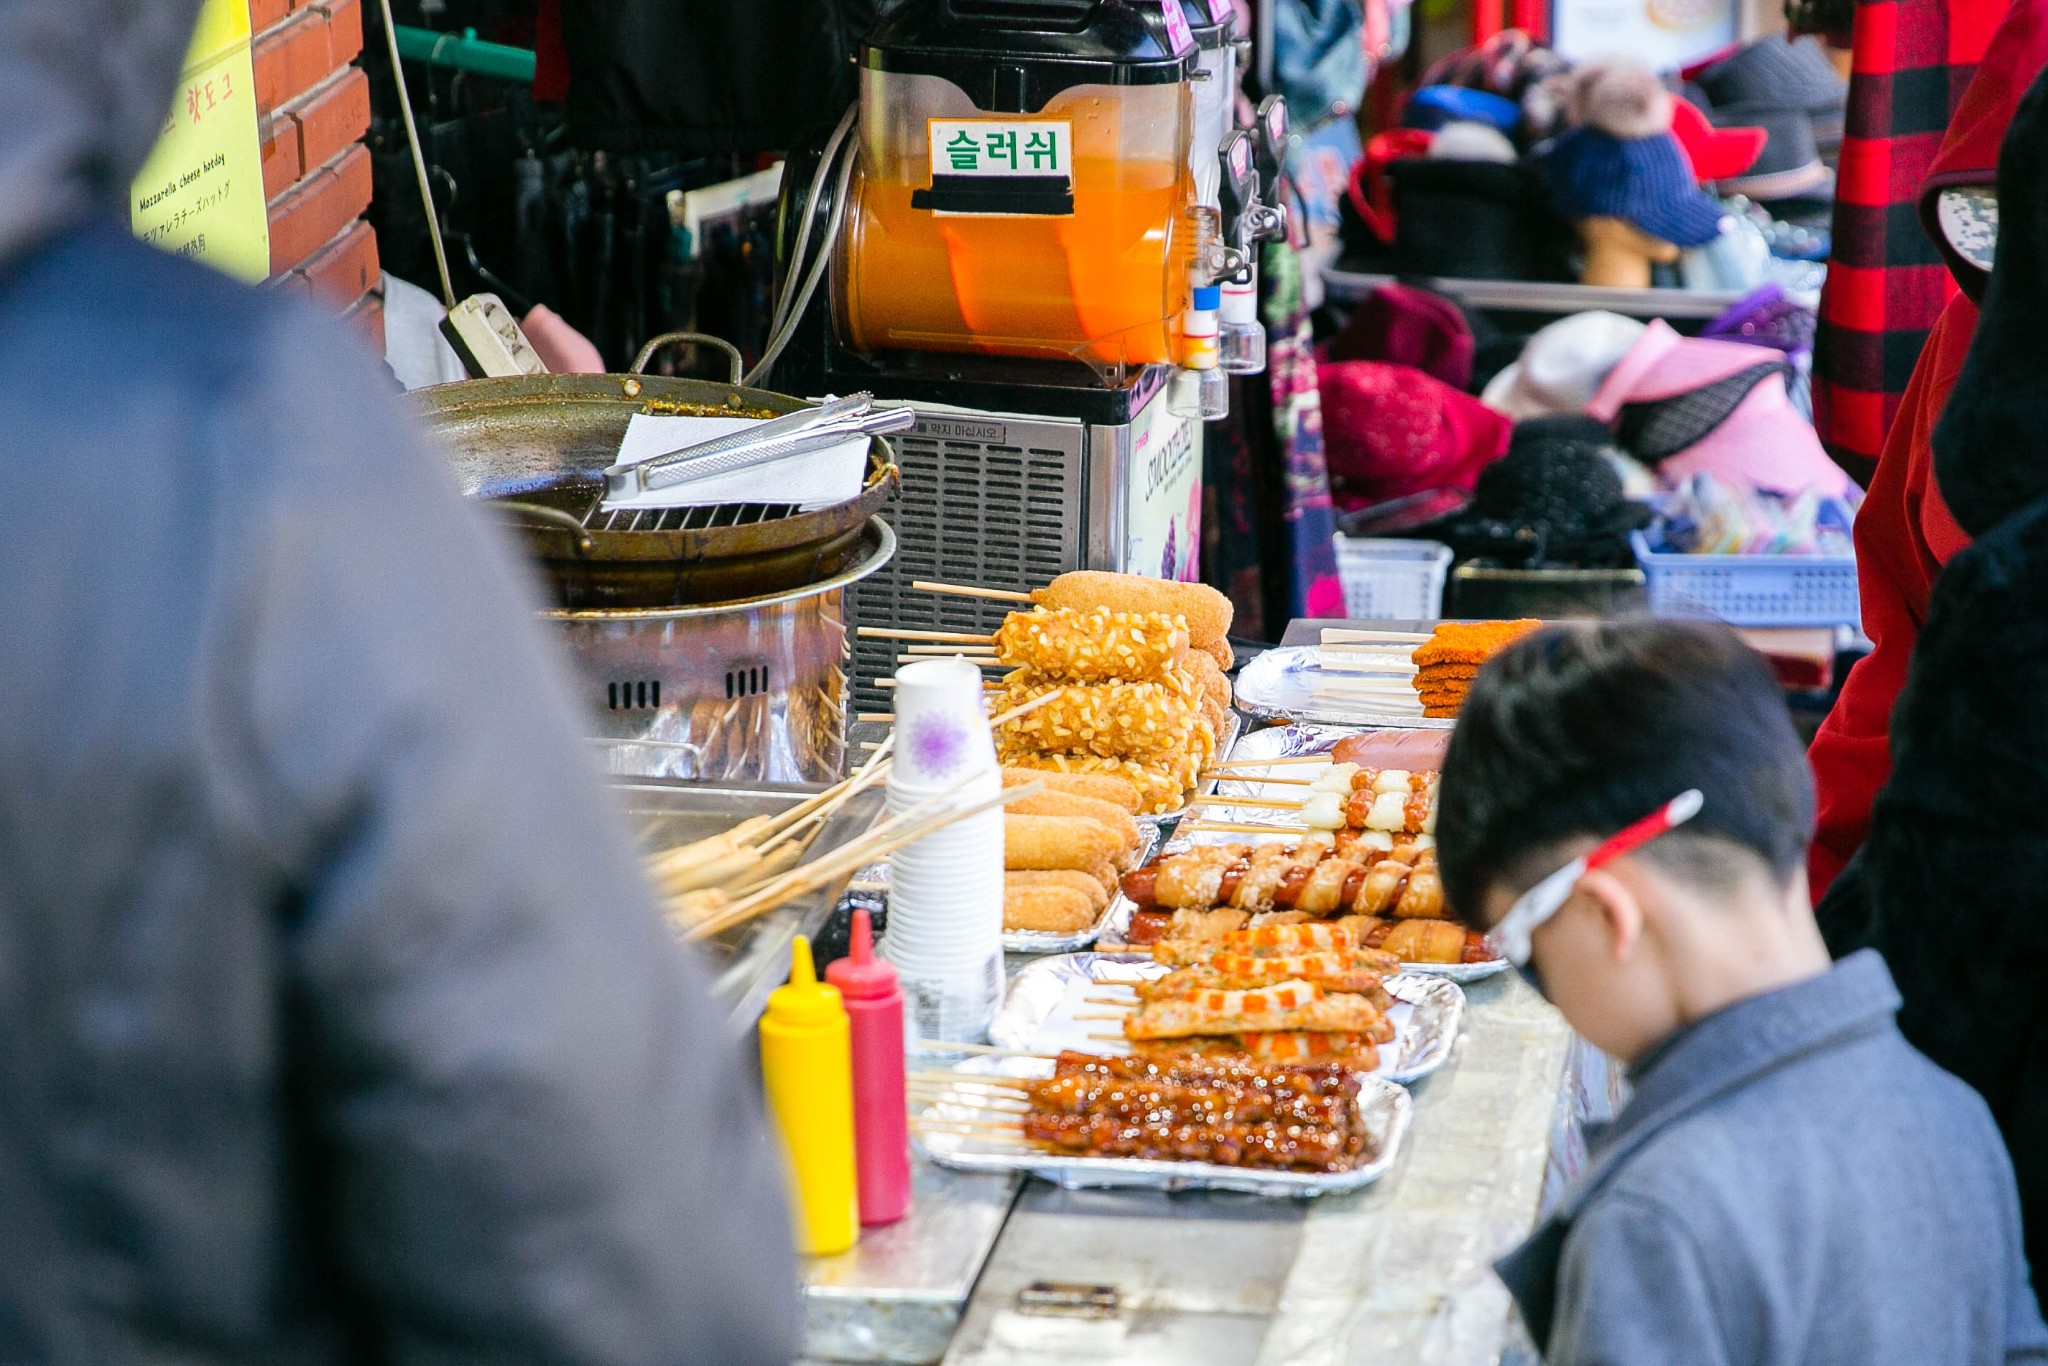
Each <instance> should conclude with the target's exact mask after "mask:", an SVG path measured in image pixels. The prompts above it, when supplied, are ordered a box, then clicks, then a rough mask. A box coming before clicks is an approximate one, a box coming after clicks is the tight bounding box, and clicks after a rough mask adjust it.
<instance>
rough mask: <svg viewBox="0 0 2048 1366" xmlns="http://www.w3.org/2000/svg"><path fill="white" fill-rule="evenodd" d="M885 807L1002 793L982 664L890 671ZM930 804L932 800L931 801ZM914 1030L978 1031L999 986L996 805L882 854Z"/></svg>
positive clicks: (975, 1034) (948, 662)
mask: <svg viewBox="0 0 2048 1366" xmlns="http://www.w3.org/2000/svg"><path fill="white" fill-rule="evenodd" d="M895 702H896V747H895V754H894V759H895V762H894V763H893V764H892V765H891V766H890V769H889V784H888V794H889V811H890V813H891V814H892V815H894V814H899V813H902V812H905V811H909V810H910V809H911V808H913V807H916V806H919V805H921V804H924V803H927V802H932V801H934V800H937V799H942V798H943V799H944V800H945V802H946V803H947V804H948V805H953V806H971V805H973V804H975V803H977V802H984V801H989V800H992V799H993V798H995V797H997V796H999V795H1000V794H1001V792H1002V787H1003V779H1002V772H1001V770H1000V769H999V768H997V766H996V752H995V742H994V739H993V737H992V736H991V735H990V733H989V726H988V706H987V702H986V700H985V699H984V697H983V696H982V690H981V670H980V668H979V667H977V666H976V665H973V664H970V663H968V662H967V661H966V660H964V659H927V660H920V661H918V662H917V663H915V664H906V665H904V666H903V667H902V668H901V669H898V670H897V671H896V696H895ZM934 809H935V810H936V809H938V808H934ZM884 952H885V953H886V954H887V955H888V958H889V961H890V962H892V963H894V964H895V965H896V970H897V973H898V974H899V975H900V977H901V978H902V981H903V994H904V996H905V998H906V1000H907V1003H908V1005H909V1007H910V1011H911V1016H912V1020H913V1021H914V1028H915V1029H916V1031H917V1036H918V1037H920V1038H926V1039H946V1040H948V1041H951V1042H954V1043H972V1042H977V1041H979V1040H980V1039H982V1038H984V1037H985V1036H986V1035H987V1032H988V1025H989V1021H990V1020H991V1019H993V1018H994V1016H995V1010H996V1006H997V1004H998V1003H999V1002H1000V1001H1001V1000H1002V992H1003V813H1002V810H1001V809H1000V808H991V809H989V810H987V811H984V812H982V813H981V814H980V815H977V816H970V817H968V818H967V819H965V820H960V821H955V822H954V823H953V824H951V825H949V826H946V827H945V828H944V829H942V830H939V831H937V832H935V833H933V834H930V835H927V836H925V837H924V838H923V839H921V840H919V841H917V842H916V843H915V844H911V845H906V846H905V847H903V848H901V849H898V850H897V851H896V852H895V853H894V854H891V855H890V856H889V932H888V935H887V937H886V942H885V945H884Z"/></svg>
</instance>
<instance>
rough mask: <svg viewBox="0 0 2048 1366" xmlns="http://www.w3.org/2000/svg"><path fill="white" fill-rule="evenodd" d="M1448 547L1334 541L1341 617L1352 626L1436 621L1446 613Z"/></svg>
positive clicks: (1351, 539) (1359, 539) (1364, 539)
mask: <svg viewBox="0 0 2048 1366" xmlns="http://www.w3.org/2000/svg"><path fill="white" fill-rule="evenodd" d="M1450 567H1451V548H1450V547H1449V546H1447V545H1441V544H1439V543H1438V542H1436V541H1394V540H1376V539H1372V538H1369V537H1363V536H1339V537H1338V538H1337V574H1338V577H1339V578H1341V579H1342V580H1343V581H1344V615H1345V616H1347V617H1350V618H1352V619H1353V620H1355V621H1435V620H1437V619H1438V618H1439V617H1441V616H1442V615H1443V610H1444V574H1445V572H1446V571H1448V570H1449V569H1450Z"/></svg>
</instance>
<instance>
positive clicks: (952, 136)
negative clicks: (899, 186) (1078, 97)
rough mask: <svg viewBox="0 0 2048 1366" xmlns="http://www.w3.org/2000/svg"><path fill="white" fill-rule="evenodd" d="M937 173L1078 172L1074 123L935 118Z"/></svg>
mask: <svg viewBox="0 0 2048 1366" xmlns="http://www.w3.org/2000/svg"><path fill="white" fill-rule="evenodd" d="M925 126H926V127H927V128H929V129H930V130H931V142H932V175H933V176H934V177H940V176H1007V177H1022V176H1048V177H1049V176H1058V177H1060V178H1061V179H1062V180H1065V179H1067V178H1068V177H1070V176H1072V175H1073V173H1074V126H1073V125H1072V124H1071V123H1068V122H1067V121H1066V120H1064V119H1058V120H1054V119H1023V120H1013V119H933V120H931V121H930V122H929V123H928V124H926V125H925Z"/></svg>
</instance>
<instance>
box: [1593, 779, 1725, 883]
mask: <svg viewBox="0 0 2048 1366" xmlns="http://www.w3.org/2000/svg"><path fill="white" fill-rule="evenodd" d="M1706 801H1707V799H1706V798H1705V797H1704V796H1702V795H1701V793H1700V790H1699V789H1698V788H1696V787H1695V788H1689V789H1687V790H1686V791H1684V792H1681V793H1679V794H1678V795H1677V796H1676V797H1673V798H1672V799H1671V800H1670V801H1668V802H1666V803H1664V805H1663V806H1662V807H1661V808H1660V809H1658V810H1656V811H1652V812H1651V813H1650V814H1649V815H1647V816H1645V817H1643V818H1642V819H1641V820H1639V821H1637V822H1636V823H1635V824H1634V825H1630V826H1625V827H1623V828H1622V829H1620V830H1618V831H1616V832H1615V833H1614V834H1612V835H1610V836H1608V837H1607V838H1606V839H1604V840H1602V841H1601V842H1600V843H1599V845H1598V846H1596V847H1595V848H1594V850H1593V852H1592V853H1590V854H1588V855H1586V867H1587V868H1588V869H1593V868H1601V867H1604V866H1606V865H1607V864H1609V863H1612V862H1614V860H1616V859H1618V858H1620V857H1621V856H1622V855H1623V854H1626V853H1629V852H1631V851H1633V850H1636V849H1640V848H1642V847H1643V846H1644V845H1646V844H1648V843H1649V842H1650V841H1651V840H1653V839H1655V838H1657V836H1659V835H1662V834H1666V833H1668V832H1670V831H1672V830H1676V829H1677V828H1678V827H1679V826H1681V825H1684V824H1685V823H1686V822H1687V821H1689V820H1691V819H1692V818H1693V817H1694V816H1697V815H1699V814H1700V808H1701V807H1702V806H1705V805H1706Z"/></svg>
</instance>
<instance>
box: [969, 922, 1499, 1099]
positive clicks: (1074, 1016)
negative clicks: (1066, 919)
mask: <svg viewBox="0 0 2048 1366" xmlns="http://www.w3.org/2000/svg"><path fill="white" fill-rule="evenodd" d="M1171 970H1172V969H1170V968H1168V967H1167V966H1166V965H1165V964H1163V963H1155V962H1153V961H1152V960H1151V959H1150V958H1147V957H1144V956H1142V955H1138V954H1116V953H1071V954H1066V955H1063V956H1061V957H1058V958H1044V959H1040V960H1039V961H1038V962H1036V963H1032V964H1030V965H1029V966H1028V967H1026V968H1025V969H1024V970H1023V971H1021V972H1019V973H1018V974H1017V975H1016V977H1014V978H1012V979H1011V981H1010V991H1009V994H1008V995H1007V996H1005V997H1004V998H1003V1003H1002V1005H1001V1006H999V1007H997V1008H996V1015H995V1019H994V1020H993V1021H991V1022H990V1024H989V1027H988V1039H989V1042H990V1043H992V1044H994V1045H995V1046H996V1047H997V1048H1008V1049H1014V1050H1016V1051H1018V1052H1022V1053H1058V1052H1060V1051H1061V1050H1063V1049H1073V1050H1075V1051H1077V1052H1083V1053H1109V1054H1120V1053H1128V1052H1130V1051H1131V1050H1130V1045H1129V1044H1127V1043H1125V1042H1124V1040H1123V1036H1122V1033H1121V1031H1120V1030H1119V1029H1118V1028H1117V1026H1116V1024H1115V1023H1114V1022H1113V1021H1108V1020H1092V1019H1087V1018H1081V1017H1086V1016H1093V1015H1101V1014H1105V1013H1111V1012H1109V1011H1107V1010H1106V1009H1105V1008H1104V1007H1103V1006H1101V1005H1098V1004H1095V1003H1093V1002H1091V1001H1090V1000H1089V999H1088V998H1089V997H1091V996H1102V995H1104V993H1105V992H1107V993H1108V994H1109V995H1110V996H1116V995H1118V994H1119V993H1117V992H1116V990H1115V986H1114V984H1115V983H1118V982H1144V981H1150V980H1152V979H1154V978H1157V977H1164V976H1165V975H1166V974H1167V973H1168V972H1170V971H1171ZM1386 987H1387V993H1388V994H1389V995H1390V996H1392V997H1393V998H1394V1008H1393V1010H1391V1011H1390V1012H1388V1016H1387V1018H1388V1019H1389V1020H1391V1021H1392V1022H1393V1025H1394V1041H1393V1042H1392V1043H1387V1044H1381V1045H1380V1049H1379V1054H1380V1065H1379V1067H1378V1069H1377V1070H1376V1072H1375V1073H1374V1075H1376V1076H1379V1077H1382V1078H1384V1079H1386V1080H1387V1081H1391V1082H1397V1083H1401V1082H1411V1081H1417V1080H1420V1079H1421V1078H1423V1077H1426V1076H1428V1075H1429V1074H1430V1073H1432V1072H1434V1071H1436V1070H1437V1069H1438V1068H1439V1067H1442V1066H1443V1065H1444V1063H1445V1062H1446V1061H1447V1060H1448V1059H1449V1058H1450V1056H1451V1046H1452V1045H1453V1044H1455V1043H1456V1042H1457V1041H1458V1030H1459V1028H1460V1027H1461V1026H1462V1025H1463V1024H1464V1022H1465V993H1464V992H1463V991H1460V990H1459V989H1458V986H1457V984H1456V983H1454V982H1447V981H1444V980H1443V979H1442V978H1440V977H1425V976H1418V975H1415V974H1411V973H1406V972H1404V973H1401V974H1400V975H1399V976H1396V977H1392V978H1389V979H1388V980H1387V983H1386Z"/></svg>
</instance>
